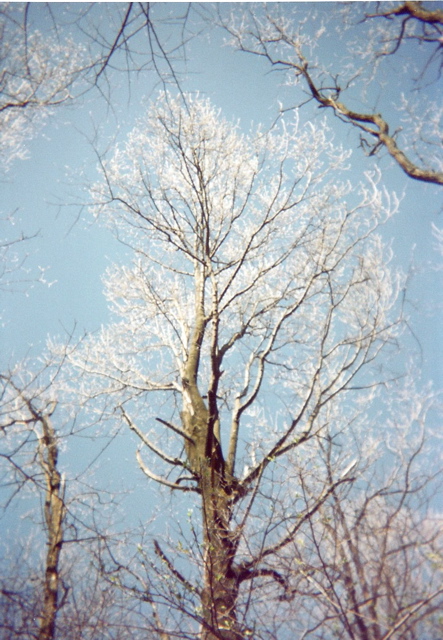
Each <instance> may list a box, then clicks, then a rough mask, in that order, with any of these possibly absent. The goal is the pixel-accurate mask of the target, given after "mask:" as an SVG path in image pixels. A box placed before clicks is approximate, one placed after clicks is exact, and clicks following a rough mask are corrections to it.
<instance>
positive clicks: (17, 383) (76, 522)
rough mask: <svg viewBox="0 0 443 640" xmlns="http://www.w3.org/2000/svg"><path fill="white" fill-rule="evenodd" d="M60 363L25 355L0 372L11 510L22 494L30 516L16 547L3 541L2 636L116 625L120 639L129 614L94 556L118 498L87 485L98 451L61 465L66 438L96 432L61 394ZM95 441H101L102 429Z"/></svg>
mask: <svg viewBox="0 0 443 640" xmlns="http://www.w3.org/2000/svg"><path fill="white" fill-rule="evenodd" d="M65 348H66V350H68V349H69V348H73V345H72V344H71V345H65ZM61 366H62V363H60V362H59V363H58V364H57V363H55V362H54V361H53V360H51V359H49V360H48V361H46V362H45V363H44V365H43V366H41V364H40V368H38V367H37V366H36V363H32V362H31V361H26V362H22V363H19V364H17V365H16V366H15V367H14V368H13V369H12V370H11V371H10V372H8V373H7V374H6V373H4V374H0V382H1V386H0V391H1V392H0V398H1V402H0V433H1V449H0V471H1V476H0V477H1V482H0V487H1V490H2V502H3V504H2V510H3V512H4V513H3V516H4V517H5V518H6V522H7V523H9V526H11V522H12V523H14V519H13V518H12V520H11V518H10V519H8V514H9V511H10V510H11V508H12V505H13V503H22V504H23V505H24V506H23V508H22V509H20V504H18V505H17V506H18V510H19V513H21V514H23V512H24V515H26V517H27V519H28V520H30V521H31V525H30V527H27V528H26V527H25V529H24V531H25V534H24V536H23V540H22V541H21V542H20V544H19V545H16V547H14V548H13V549H12V553H8V550H7V549H2V551H6V553H5V557H4V558H2V572H1V573H2V579H1V581H0V593H1V596H2V605H1V607H0V637H1V638H5V640H6V638H8V639H10V638H13V637H17V638H34V639H38V640H54V639H55V638H60V637H63V638H65V639H66V640H68V638H72V639H74V638H76V639H78V638H80V637H81V638H84V639H85V640H86V639H87V638H95V637H97V636H96V633H97V632H98V630H101V631H102V632H105V630H106V632H110V630H111V629H112V628H114V637H115V638H119V637H121V636H120V635H119V634H120V631H119V627H120V625H121V624H122V620H125V621H126V622H127V625H128V627H129V626H130V619H129V618H130V617H129V616H128V615H127V614H126V613H123V614H122V611H121V609H120V612H119V617H118V620H116V611H117V610H118V609H119V607H120V606H121V598H119V596H118V593H117V589H116V587H115V586H114V587H112V586H109V585H106V584H104V583H103V581H102V580H101V578H100V572H98V571H97V570H96V567H95V565H94V560H93V558H94V554H95V555H96V548H97V547H98V546H99V545H100V544H102V543H103V542H104V541H106V540H107V538H108V537H111V536H112V532H111V530H110V529H109V528H107V527H109V524H106V520H107V518H106V517H105V513H104V509H105V507H106V504H114V506H115V504H116V501H115V497H111V498H110V497H109V496H107V495H106V493H105V491H104V490H103V491H102V490H100V489H99V488H98V487H95V486H94V485H93V484H91V485H89V484H88V482H87V478H86V476H85V468H86V469H87V468H88V466H90V464H91V461H90V460H89V461H84V462H83V464H82V465H81V467H80V469H78V468H77V469H75V468H74V469H72V467H71V469H69V471H68V472H67V473H66V472H65V473H62V471H61V468H63V467H66V462H65V464H64V465H63V463H61V462H60V456H61V453H62V451H63V450H64V449H65V448H66V445H67V443H68V441H69V442H70V445H71V447H73V446H75V445H73V440H74V439H75V436H76V435H80V436H81V437H83V438H84V437H88V436H87V432H86V431H85V425H84V424H81V425H79V426H78V428H77V426H76V420H75V416H74V415H73V414H72V412H71V411H70V410H69V409H68V408H67V407H63V402H62V401H60V402H58V400H57V397H56V385H55V380H56V378H57V376H58V375H59V373H60V367H61ZM77 417H78V416H77ZM54 421H56V423H57V424H58V429H56V428H55V426H54ZM94 442H95V445H97V437H95V438H94ZM90 448H91V450H92V457H96V458H97V457H98V455H99V453H100V449H99V450H98V452H97V448H96V446H93V445H92V442H91V446H90ZM67 478H68V479H67ZM35 504H37V505H38V507H37V509H36V508H35ZM97 504H99V505H100V525H101V526H102V527H103V528H102V529H100V527H99V526H98V525H97V517H96V513H95V511H96V505H97ZM17 546H18V550H17ZM40 550H44V556H43V557H41V553H40ZM111 607H112V610H111ZM61 630H63V635H61ZM135 637H136V635H134V638H135Z"/></svg>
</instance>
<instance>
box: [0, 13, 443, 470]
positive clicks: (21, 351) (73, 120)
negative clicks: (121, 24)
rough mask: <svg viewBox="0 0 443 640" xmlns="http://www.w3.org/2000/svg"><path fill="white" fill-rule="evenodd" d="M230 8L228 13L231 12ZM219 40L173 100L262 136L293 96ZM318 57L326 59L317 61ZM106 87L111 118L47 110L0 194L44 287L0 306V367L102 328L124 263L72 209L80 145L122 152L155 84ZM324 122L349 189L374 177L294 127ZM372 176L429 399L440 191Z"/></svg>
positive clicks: (201, 50) (106, 237)
mask: <svg viewBox="0 0 443 640" xmlns="http://www.w3.org/2000/svg"><path fill="white" fill-rule="evenodd" d="M334 6H335V5H334V4H330V5H329V6H328V9H330V10H333V8H334ZM232 8H233V9H234V10H235V9H236V5H233V7H232ZM181 9H182V6H178V5H163V6H161V7H159V11H160V13H162V12H167V11H178V10H181ZM32 11H37V12H38V11H39V8H38V6H36V5H33V6H32ZM191 15H192V14H191ZM191 19H192V18H191ZM44 26H45V25H41V28H42V29H43V28H44ZM313 26H315V25H313ZM223 39H224V36H223V34H221V33H218V32H212V33H211V34H210V35H209V37H205V38H196V39H195V40H193V41H191V42H190V43H189V45H188V48H187V59H188V62H187V65H186V74H184V75H183V76H182V79H183V85H182V86H183V88H184V89H185V90H187V91H200V92H201V93H203V94H206V95H208V96H209V97H210V98H211V99H212V101H213V102H214V104H215V105H217V106H218V107H220V108H221V109H222V112H223V114H224V116H225V117H227V118H228V119H233V120H240V123H241V126H242V127H244V128H245V129H248V128H249V127H250V125H251V124H252V123H255V124H257V123H263V124H264V126H269V125H270V124H271V122H272V121H273V120H274V119H275V117H276V114H277V112H278V105H279V101H280V102H282V103H283V104H285V105H288V104H291V103H293V104H295V103H296V102H297V98H299V97H300V95H301V94H300V93H297V91H298V90H296V89H295V88H293V87H284V86H282V83H283V81H284V77H283V76H282V75H281V74H278V73H269V67H268V66H267V65H266V63H265V61H263V60H260V59H258V58H254V57H252V56H249V55H246V54H242V53H239V52H234V51H233V50H232V49H230V48H228V47H226V46H224V44H223ZM329 46H331V45H330V44H329V45H328V47H329ZM330 53H331V51H330V50H329V49H328V48H327V49H326V51H325V55H329V54H330ZM180 68H181V69H183V67H182V66H181V67H180ZM115 83H116V84H115V87H114V88H113V90H112V101H113V107H114V113H112V112H110V111H109V110H108V109H107V107H106V104H105V103H104V102H103V100H101V99H100V98H99V96H98V95H97V94H92V93H91V94H89V95H88V96H87V97H86V98H85V99H84V100H83V102H79V103H77V104H76V105H74V106H73V107H71V108H69V109H68V108H61V109H59V110H57V111H56V112H55V113H54V115H53V116H52V117H51V118H50V119H49V120H48V123H47V124H46V126H45V127H44V129H43V130H41V131H40V132H39V133H38V135H37V136H36V137H35V139H34V140H32V141H31V142H30V144H29V159H27V160H25V161H19V162H16V163H15V164H14V165H13V167H12V169H11V171H10V172H9V174H8V175H7V177H6V181H5V182H3V183H2V184H1V190H2V197H1V205H0V206H1V210H2V213H3V214H9V213H12V212H16V213H14V216H15V219H16V221H17V222H16V230H17V232H19V231H21V230H22V231H24V232H25V233H28V234H33V233H35V232H36V231H38V232H39V235H38V237H37V238H36V239H34V240H33V241H31V242H30V243H29V244H27V245H26V246H25V245H23V247H21V248H20V250H23V251H26V252H30V256H29V258H28V260H27V263H26V265H27V268H28V269H29V277H30V278H32V277H33V275H34V274H37V273H38V267H39V266H41V267H44V268H47V270H46V271H45V278H46V279H47V281H48V283H52V284H51V286H48V285H45V284H39V283H37V284H35V285H34V286H32V287H30V288H29V289H28V290H27V292H26V293H23V292H12V293H4V292H3V293H2V294H1V296H2V298H1V304H0V308H1V309H2V310H3V325H4V326H3V327H2V335H1V363H2V365H4V364H5V363H13V362H15V361H16V360H17V359H19V358H21V357H22V356H24V355H25V354H26V353H28V352H29V350H31V353H33V354H34V355H36V356H37V355H38V354H39V353H40V352H41V351H42V350H43V349H44V346H45V342H46V339H47V337H48V336H54V335H59V336H60V337H63V335H64V332H65V331H71V330H72V329H73V327H74V325H76V326H77V331H78V332H79V333H81V332H83V331H95V330H97V329H98V328H99V327H100V325H101V324H104V323H106V321H107V318H108V311H107V305H106V301H105V299H104V296H103V294H102V282H101V276H102V274H103V272H104V270H105V268H106V267H107V266H108V265H109V264H111V263H112V262H114V261H117V262H118V261H119V260H120V261H121V260H125V256H124V250H123V249H122V248H121V247H120V246H119V245H118V244H117V243H116V241H115V240H114V238H113V237H112V236H111V235H110V234H109V233H108V232H107V231H106V230H104V229H102V228H100V227H99V226H98V225H96V224H93V222H92V220H91V219H90V217H89V215H88V210H87V208H86V209H83V208H81V207H80V206H79V205H80V203H83V202H86V201H87V199H88V195H87V190H86V189H85V187H86V186H87V184H88V182H89V183H90V182H91V181H93V180H94V178H95V177H96V166H97V161H96V157H95V155H94V152H93V149H92V147H91V144H90V143H89V142H88V139H90V138H91V137H92V135H93V131H94V129H95V128H96V127H97V128H98V130H99V134H100V135H99V139H98V146H99V148H102V149H104V148H105V147H106V145H107V143H108V141H109V140H111V139H112V138H113V137H114V136H117V139H118V140H124V138H125V135H126V133H127V132H128V131H129V130H130V129H131V128H132V127H133V126H134V124H135V121H136V118H137V117H138V116H139V115H140V114H142V113H143V112H144V110H145V109H146V107H147V105H148V103H149V99H150V97H151V96H154V95H155V94H156V91H157V90H158V79H157V77H156V76H155V74H154V73H149V72H147V73H144V74H142V75H140V76H139V77H138V78H135V79H134V80H133V83H132V86H131V98H130V101H129V98H128V92H127V86H126V84H125V81H124V78H123V77H122V76H118V75H115ZM397 89H398V87H396V86H395V79H394V78H389V82H388V83H387V86H386V93H385V94H384V95H383V96H382V97H381V98H380V102H381V103H382V106H383V107H384V109H385V110H384V112H383V113H384V114H385V117H386V118H389V117H390V116H392V117H396V115H395V109H394V106H395V105H394V104H393V103H392V100H393V98H392V97H391V95H390V92H392V94H393V95H394V91H396V90H397ZM326 115H328V122H329V124H330V126H332V128H333V129H334V131H335V135H336V140H337V142H338V143H342V144H343V145H344V146H346V147H347V146H349V147H351V148H352V149H353V156H352V160H351V166H352V169H351V171H350V174H349V177H350V179H351V180H355V181H356V182H358V181H359V180H361V179H362V176H363V173H364V172H365V171H368V170H369V171H370V170H373V169H374V159H373V158H366V157H365V156H364V155H363V154H362V153H361V151H360V150H359V149H357V138H356V136H355V135H354V132H352V131H351V130H350V128H349V127H347V126H346V125H344V124H342V123H340V122H338V121H337V120H336V119H334V118H333V116H332V115H331V114H325V113H324V112H320V111H319V110H318V109H316V108H315V107H313V106H312V105H307V106H306V107H304V108H303V111H302V117H303V118H307V119H309V118H323V117H325V116H326ZM379 166H380V168H381V169H382V172H383V180H384V182H385V184H386V187H387V189H388V190H395V191H396V192H397V193H398V194H399V195H402V197H403V199H402V204H401V207H400V211H399V212H398V213H397V214H396V216H395V218H394V219H392V220H391V221H390V222H389V224H388V225H387V227H386V229H385V231H384V233H385V238H386V241H387V242H389V243H391V245H392V249H393V254H394V258H393V262H392V266H393V268H396V267H398V268H401V269H403V270H405V271H407V270H408V269H409V267H410V263H411V260H412V259H413V260H414V261H415V267H416V268H415V275H414V278H413V279H412V280H411V283H410V291H409V293H408V295H409V297H410V298H411V300H414V301H415V305H416V306H415V308H413V307H412V306H411V307H410V313H411V328H412V330H413V334H414V336H415V338H409V339H408V340H407V348H411V349H412V348H416V342H415V340H417V341H418V342H419V343H420V345H421V348H422V354H423V382H427V381H432V382H433V384H434V385H435V387H436V388H442V386H443V368H442V367H443V365H442V359H441V354H442V353H443V332H442V323H441V310H442V303H443V296H442V291H443V287H442V277H441V275H442V271H437V270H436V268H437V267H438V265H440V266H443V258H442V256H439V254H438V253H437V252H436V251H435V249H434V244H435V241H434V239H433V237H432V230H431V224H432V222H434V223H436V224H437V225H438V226H440V227H443V222H440V219H441V218H440V216H439V214H441V210H442V206H441V205H442V196H443V191H442V189H441V188H437V187H433V186H432V185H425V184H423V183H418V182H414V181H412V180H410V179H409V178H407V177H406V176H405V175H404V174H403V173H402V171H401V170H400V169H399V168H397V167H396V166H394V165H393V163H392V162H391V161H390V160H389V159H388V158H384V159H382V160H381V161H380V162H379ZM131 447H132V449H131V450H130V449H129V448H128V450H127V451H126V452H125V454H124V455H125V457H126V458H128V457H131V456H133V450H134V448H135V447H134V446H133V445H131ZM111 455H112V454H111V449H110V450H109V457H111ZM132 464H134V461H133V459H132ZM113 468H115V466H114V467H113Z"/></svg>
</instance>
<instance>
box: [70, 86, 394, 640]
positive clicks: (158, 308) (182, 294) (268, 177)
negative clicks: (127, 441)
mask: <svg viewBox="0 0 443 640" xmlns="http://www.w3.org/2000/svg"><path fill="white" fill-rule="evenodd" d="M280 127H281V128H280V130H279V131H277V130H274V131H273V132H272V133H266V132H263V131H261V130H258V131H256V132H255V133H253V134H250V135H242V134H240V131H239V129H238V127H236V126H233V125H231V124H229V123H228V122H226V121H225V120H223V119H222V118H221V116H220V113H219V112H217V110H216V109H214V108H213V107H212V106H211V105H210V103H209V102H208V101H207V100H204V99H201V98H199V97H191V96H187V97H186V101H185V102H183V101H182V99H181V98H174V97H172V96H171V95H169V94H165V95H163V96H162V97H161V98H160V99H159V100H158V101H157V102H156V103H155V104H153V105H152V107H151V109H150V111H149V112H148V114H147V116H146V118H145V119H144V120H142V121H140V122H139V124H138V126H137V127H136V128H135V129H134V131H133V132H132V134H131V135H130V136H129V139H128V142H127V144H126V145H125V146H123V147H122V148H118V149H116V150H115V153H114V155H113V157H112V158H111V159H109V160H107V159H106V158H102V159H101V169H102V172H103V181H102V182H101V183H99V184H97V185H95V186H94V188H93V194H94V202H95V204H94V211H95V214H96V215H97V216H99V217H103V218H104V219H105V220H106V222H107V224H108V225H109V226H110V227H111V228H112V229H113V231H114V232H115V234H116V235H117V237H118V238H119V239H120V240H121V241H122V242H123V243H124V244H125V245H126V246H127V247H128V248H129V249H130V250H131V252H132V254H133V261H132V264H131V266H127V267H125V266H114V267H113V268H112V269H110V270H109V271H108V273H107V275H106V295H107V297H108V299H109V301H110V303H111V305H112V309H113V311H114V313H115V314H116V320H115V322H114V323H111V324H110V325H109V326H107V327H104V328H103V329H102V330H101V332H100V333H99V334H98V335H97V336H92V337H90V338H89V339H87V340H85V342H84V344H83V348H82V349H81V350H79V351H76V352H74V353H72V354H71V355H70V356H69V360H70V362H71V365H72V367H73V369H74V370H75V371H77V377H76V379H75V383H74V389H75V393H76V394H77V397H78V398H79V400H80V401H81V402H82V403H89V405H90V407H91V409H92V410H93V411H98V412H99V415H100V416H101V419H102V420H104V418H105V416H106V415H107V416H108V418H109V419H112V420H115V419H117V417H118V416H119V419H120V421H121V422H122V423H124V424H126V425H127V426H128V427H129V429H130V430H132V432H133V433H135V434H136V435H137V437H138V438H139V440H140V443H141V446H142V447H143V448H144V449H145V451H146V453H147V454H149V453H150V454H151V456H152V457H153V458H154V459H155V460H156V464H157V467H158V468H156V469H155V470H153V469H152V464H151V463H148V462H147V461H146V455H145V454H142V452H141V451H139V452H138V454H137V459H138V463H139V466H140V468H141V470H142V471H143V472H144V474H145V475H146V476H147V477H148V478H149V479H150V481H151V482H152V481H154V482H157V483H159V484H160V485H163V487H167V488H168V489H170V490H172V491H173V492H178V493H179V494H180V495H182V496H183V499H182V500H181V502H180V507H181V508H182V509H183V508H185V509H190V512H189V518H190V520H189V523H188V525H186V524H185V518H183V517H182V516H180V517H179V523H180V524H179V525H178V526H179V527H180V528H181V529H182V531H183V540H182V541H181V542H180V545H179V546H177V544H175V546H174V552H175V554H176V555H177V553H178V555H180V549H181V553H182V554H183V555H184V556H185V557H186V564H185V565H184V566H183V570H182V566H181V564H180V560H179V559H177V560H176V561H173V560H172V559H171V556H170V554H169V553H168V550H167V549H165V548H164V545H163V544H162V543H161V542H159V541H158V539H156V540H155V542H154V549H155V552H156V555H157V558H158V559H159V561H160V565H161V566H160V567H159V568H157V571H158V573H159V574H161V577H162V579H161V580H160V582H156V581H155V580H154V578H153V574H152V573H151V572H152V571H154V565H155V562H154V560H153V559H152V557H151V558H150V557H149V554H148V553H147V552H145V551H144V550H143V549H142V550H141V554H142V556H143V557H144V558H145V560H144V561H143V562H142V563H141V566H142V567H143V566H145V567H146V566H148V568H149V573H148V576H147V578H146V579H145V581H143V580H142V579H141V578H138V579H139V584H140V585H141V586H140V587H139V588H138V593H139V595H140V597H141V598H142V599H144V600H145V602H150V603H155V604H156V605H158V607H159V608H158V611H159V615H160V617H161V615H162V611H163V610H164V607H165V606H166V607H167V610H168V624H166V625H163V626H161V625H157V630H160V631H161V633H163V634H164V635H165V636H166V637H167V636H168V633H169V634H170V635H174V634H175V633H177V632H180V635H181V637H195V634H198V635H199V637H201V638H202V639H204V640H214V639H215V638H217V639H226V640H233V639H238V638H245V637H248V636H253V637H257V638H261V637H268V636H267V635H266V634H267V631H266V624H265V623H264V620H265V618H264V617H263V615H261V617H258V616H256V613H257V611H258V610H259V609H260V607H261V608H262V609H263V607H266V608H267V611H268V613H269V616H270V617H269V618H268V620H270V619H271V618H272V619H274V620H277V618H278V616H280V615H281V613H282V611H284V608H285V604H284V603H285V602H286V601H287V600H289V599H290V598H291V597H292V596H293V595H294V593H295V592H296V591H297V582H298V577H297V574H296V572H295V571H294V564H293V561H291V562H289V561H288V558H289V556H290V554H289V549H290V548H291V546H292V545H293V544H294V541H295V540H296V539H297V537H298V535H299V534H300V532H301V531H302V530H303V529H304V528H305V527H309V523H310V522H312V520H313V518H314V517H315V516H316V515H317V514H319V513H320V511H321V509H322V508H323V506H324V505H326V504H327V503H328V502H329V501H330V500H333V499H334V496H337V495H341V493H342V492H343V491H345V487H347V486H348V485H349V484H350V483H352V481H353V479H354V478H355V477H356V476H355V474H356V473H357V466H358V459H359V455H358V456H357V458H356V459H354V460H353V456H354V458H355V455H354V454H355V450H353V447H351V446H347V447H340V446H337V447H332V449H331V452H330V453H329V454H328V456H326V455H325V453H324V451H325V448H324V442H329V441H333V442H334V443H335V442H339V441H341V442H344V441H345V440H346V439H347V438H348V439H349V440H350V441H353V440H354V441H358V448H359V449H357V451H358V450H359V451H360V453H361V456H362V458H364V456H365V452H366V448H369V449H370V447H371V446H372V445H373V440H371V439H370V438H369V437H368V436H369V434H370V433H371V432H372V431H374V434H376V426H377V425H376V421H374V420H372V421H371V417H370V414H369V409H368V407H369V405H370V404H371V401H372V400H373V399H374V398H375V397H376V395H377V393H378V391H377V390H378V389H379V388H380V387H381V386H383V384H385V383H386V381H387V379H388V377H389V376H388V374H386V376H385V374H383V373H382V372H381V371H380V369H377V370H376V369H375V368H374V367H375V365H376V366H377V367H380V366H381V363H380V354H381V352H385V351H386V350H389V349H390V348H391V347H392V348H395V343H396V340H397V337H398V335H399V332H400V324H399V322H398V320H397V319H396V315H395V313H394V306H395V303H396V299H397V294H398V290H399V286H400V280H399V279H398V277H397V276H395V275H392V274H391V273H390V269H389V266H388V262H389V260H388V259H387V254H386V253H385V250H384V248H383V244H382V242H381V239H380V237H379V236H378V235H377V233H376V229H377V227H378V225H379V224H381V223H382V222H383V221H384V220H386V219H387V218H388V217H389V216H390V215H391V213H392V212H393V211H394V210H395V207H396V204H397V203H396V201H395V199H394V200H391V199H390V197H389V196H388V194H387V193H386V192H385V191H384V190H383V189H382V188H380V187H379V185H378V180H377V176H370V175H368V176H367V179H366V183H365V184H361V185H360V187H359V190H358V192H356V190H355V189H353V190H351V186H350V184H349V183H348V182H347V180H346V173H345V169H344V166H343V165H344V164H345V163H346V160H347V154H346V153H345V152H344V151H343V150H341V149H336V148H334V147H333V146H332V144H331V143H330V142H329V141H328V132H327V128H326V126H325V124H324V123H322V126H321V127H318V128H316V127H314V126H313V125H312V124H309V125H307V126H305V127H298V123H297V121H296V119H294V120H292V119H291V120H286V119H283V120H282V121H281V122H280ZM332 170H333V173H331V171H332ZM341 172H344V173H341ZM338 175H341V176H343V177H342V178H339V177H338ZM68 375H69V376H70V377H71V376H72V375H73V373H72V371H70V372H69V374H68ZM68 383H69V381H67V382H66V383H65V384H68ZM71 388H72V385H71ZM362 433H364V436H365V437H364V438H363V437H362ZM374 437H376V436H375V435H374ZM378 437H379V436H377V438H378ZM356 446H357V445H356ZM242 467H243V468H242ZM189 495H190V496H194V498H193V499H191V500H189V501H188V500H187V496H189ZM196 498H197V499H198V501H199V505H200V521H197V520H195V516H194V515H193V512H192V507H193V505H194V504H195V499H196ZM145 553H146V555H145ZM191 561H193V562H195V564H196V567H197V571H194V570H193V569H192V562H191ZM143 563H145V564H143ZM110 564H111V565H112V564H113V566H114V569H112V568H110V569H109V572H110V573H111V574H112V571H114V575H115V576H119V579H122V578H121V576H122V571H123V569H124V567H123V564H122V563H119V562H118V561H117V560H116V559H115V557H114V558H113V560H112V562H111V563H110ZM126 569H128V575H130V578H131V585H132V586H131V587H130V588H132V589H133V591H134V592H135V591H137V589H136V587H134V577H135V575H136V573H137V572H136V571H135V570H134V568H133V567H131V568H128V567H126ZM165 572H166V574H167V576H168V578H167V579H166V578H165V577H164V576H165ZM171 581H172V583H173V584H174V586H171ZM128 586H129V583H128ZM279 603H280V604H279ZM279 607H281V608H279ZM277 609H278V613H276V610H277ZM272 610H273V612H272ZM174 611H175V612H176V613H177V615H178V614H180V613H185V614H186V615H187V616H188V622H187V623H186V626H185V623H184V622H183V620H182V619H181V618H180V617H179V618H177V620H178V621H177V626H178V629H177V628H176V627H174V623H173V622H171V620H172V621H174V620H175V619H176V618H175V616H174V617H172V616H173V612H174ZM286 612H287V609H286ZM262 614H263V611H262ZM274 614H275V615H274ZM260 620H261V621H262V626H260ZM196 623H198V624H199V625H201V631H200V632H198V631H197V629H196V628H195V626H193V624H194V625H195V624H196ZM280 624H283V623H280Z"/></svg>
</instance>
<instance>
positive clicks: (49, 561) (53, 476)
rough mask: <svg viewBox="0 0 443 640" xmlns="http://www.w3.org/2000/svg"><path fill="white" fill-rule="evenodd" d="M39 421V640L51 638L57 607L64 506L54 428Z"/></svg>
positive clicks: (53, 632) (47, 421)
mask: <svg viewBox="0 0 443 640" xmlns="http://www.w3.org/2000/svg"><path fill="white" fill-rule="evenodd" d="M41 423H42V427H43V435H42V436H41V438H40V451H39V453H40V458H41V464H42V467H43V470H44V474H45V482H46V496H45V506H44V514H45V524H46V532H47V547H48V548H47V552H46V570H45V581H44V595H43V606H42V612H41V616H40V629H39V634H38V640H53V639H54V638H55V630H56V618H57V612H58V608H59V588H60V572H59V561H60V554H61V550H62V545H63V522H64V517H65V506H64V500H63V493H64V492H63V480H62V477H61V475H60V472H59V471H58V468H57V457H58V449H57V440H56V437H55V433H54V428H53V426H52V424H51V422H50V420H49V418H47V417H45V416H42V418H41Z"/></svg>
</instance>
